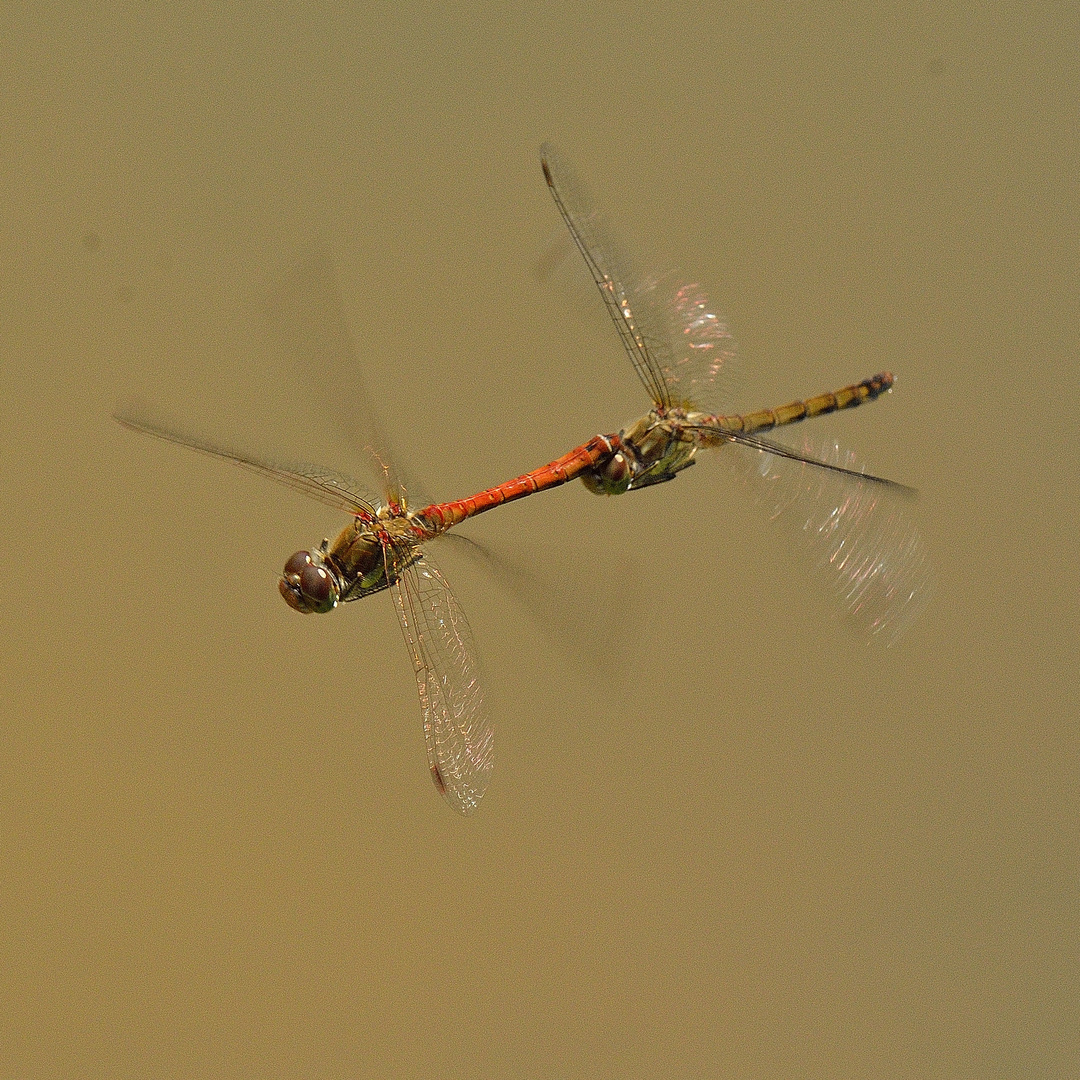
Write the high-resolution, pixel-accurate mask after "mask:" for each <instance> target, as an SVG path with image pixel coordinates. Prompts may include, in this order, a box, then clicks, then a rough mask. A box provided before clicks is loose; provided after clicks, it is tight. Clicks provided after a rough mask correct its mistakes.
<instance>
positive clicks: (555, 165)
mask: <svg viewBox="0 0 1080 1080" xmlns="http://www.w3.org/2000/svg"><path fill="white" fill-rule="evenodd" d="M540 154H541V163H542V165H543V169H544V177H545V179H546V180H547V183H548V187H549V188H550V189H551V194H552V196H553V197H554V199H555V205H556V206H557V207H558V208H559V213H560V214H562V217H563V221H565V222H566V227H567V228H568V229H569V230H570V235H571V236H572V237H573V239H574V243H575V244H576V245H577V248H578V250H579V251H580V252H581V254H582V256H583V257H584V259H585V262H586V264H587V265H588V267H589V271H590V273H591V274H592V276H593V280H594V281H595V282H596V285H597V288H599V290H600V295H601V296H602V297H603V300H604V303H605V305H606V306H607V309H608V314H609V315H610V316H611V319H612V322H614V323H615V328H616V329H617V330H618V331H619V336H620V337H621V338H622V342H623V345H624V346H625V348H626V351H627V354H628V355H629V357H630V361H631V363H632V364H633V365H634V370H635V371H636V372H637V374H638V377H639V378H640V379H641V381H642V382H643V383H644V384H645V389H646V390H648V392H649V397H650V398H651V399H652V402H653V405H655V406H657V407H658V408H669V407H670V406H671V405H673V404H684V405H685V404H693V405H694V406H700V407H707V408H709V409H710V410H711V411H716V412H719V411H722V409H721V406H722V405H723V404H724V400H723V399H724V397H725V396H726V395H730V390H731V387H730V385H729V381H730V375H731V370H732V365H733V363H734V361H735V355H736V349H735V341H734V339H733V338H732V336H731V332H730V331H729V330H728V328H727V326H726V325H725V323H724V321H723V320H722V319H720V318H719V316H718V315H717V314H716V313H715V312H714V311H713V310H712V309H711V307H710V305H709V301H708V298H707V297H706V296H705V294H704V292H703V291H702V289H701V287H700V286H698V285H694V284H685V283H684V282H683V281H682V280H681V279H680V278H678V277H677V276H676V275H674V274H644V273H641V272H639V271H637V270H635V269H634V268H633V266H632V265H631V263H630V260H629V259H627V257H626V256H625V255H624V254H623V253H622V252H620V250H619V247H618V245H617V243H616V242H615V241H614V240H612V238H611V234H610V232H609V231H608V228H607V226H606V224H605V222H604V221H603V219H602V218H601V216H600V214H599V213H598V212H597V210H596V209H595V208H594V207H593V205H592V200H591V199H590V198H589V195H588V193H587V191H586V190H585V188H584V186H583V185H582V184H581V183H580V181H579V180H578V179H577V177H576V176H575V175H574V172H573V170H572V169H571V168H570V167H569V166H568V165H567V164H566V163H565V162H564V161H563V160H562V159H561V158H560V157H559V155H558V153H557V152H556V151H555V149H554V148H553V147H552V146H551V145H550V144H545V145H544V146H542V147H541V148H540Z"/></svg>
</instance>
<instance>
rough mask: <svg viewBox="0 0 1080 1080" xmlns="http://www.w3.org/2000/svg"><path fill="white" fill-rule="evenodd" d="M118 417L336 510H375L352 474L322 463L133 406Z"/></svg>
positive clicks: (135, 428) (133, 427)
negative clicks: (284, 458)
mask: <svg viewBox="0 0 1080 1080" xmlns="http://www.w3.org/2000/svg"><path fill="white" fill-rule="evenodd" d="M114 416H115V417H116V419H117V420H118V421H119V422H120V423H121V424H123V425H124V427H126V428H131V430H132V431H141V432H142V433H143V434H144V435H153V436H155V437H156V438H158V439H165V440H166V441H167V442H172V443H178V444H179V445H180V446H186V447H189V448H190V449H192V450H198V451H199V452H200V453H203V454H210V455H211V456H213V457H217V458H222V459H224V460H225V461H231V462H232V463H233V464H234V465H239V466H240V468H242V469H248V470H250V471H251V472H256V473H259V474H260V475H262V476H268V477H269V478H270V479H271V480H276V481H277V482H278V483H279V484H284V485H285V486H286V487H290V488H292V489H293V490H294V491H299V492H301V493H302V494H304V495H307V496H308V497H309V498H311V499H316V500H318V501H319V502H321V503H325V504H326V505H327V506H332V507H334V509H336V510H344V511H345V512H346V513H349V514H372V515H373V514H374V513H375V507H374V503H373V500H372V498H371V496H370V495H368V494H367V493H365V492H364V491H363V489H362V487H361V486H360V485H359V484H358V483H357V482H356V481H355V480H353V479H352V478H351V477H348V476H345V475H344V474H343V473H339V472H335V471H334V470H333V469H327V468H324V467H323V466H321V465H304V464H295V463H292V464H288V465H286V464H282V463H281V462H274V461H269V460H267V459H265V458H260V457H257V456H255V455H252V454H248V453H246V452H244V451H240V450H234V449H230V448H228V447H224V446H219V445H217V444H215V443H212V442H209V441H207V440H205V439H201V438H198V437H197V436H194V435H187V434H185V433H183V432H180V431H177V430H175V429H173V428H171V427H167V426H164V425H162V424H159V423H158V422H157V421H154V420H149V419H147V418H145V417H144V416H142V415H141V414H139V413H137V412H136V411H134V410H122V411H120V412H117V413H115V414H114Z"/></svg>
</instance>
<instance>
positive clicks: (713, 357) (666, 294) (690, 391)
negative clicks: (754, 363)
mask: <svg viewBox="0 0 1080 1080" xmlns="http://www.w3.org/2000/svg"><path fill="white" fill-rule="evenodd" d="M653 291H654V292H655V295H656V300H655V303H657V304H658V305H659V307H660V309H661V310H662V311H663V313H664V316H665V318H666V320H667V334H666V336H667V339H668V340H669V341H670V343H671V345H670V348H669V350H668V352H667V356H666V359H665V360H664V362H663V363H662V364H661V373H662V375H663V377H664V382H665V383H666V385H667V388H668V396H669V397H670V398H671V401H672V402H673V403H674V404H677V405H684V406H692V407H693V408H696V409H702V410H704V411H705V412H711V413H719V412H725V411H726V410H727V409H728V406H729V405H730V403H731V401H732V399H733V397H734V395H735V393H736V391H737V388H738V382H739V379H738V350H737V348H736V345H735V339H734V337H732V334H731V331H730V330H729V329H728V326H727V323H725V322H724V320H723V319H722V318H721V317H720V316H719V315H718V314H717V312H716V310H715V309H714V307H713V305H712V304H711V303H710V301H709V298H708V296H707V295H706V293H705V290H704V289H702V287H701V286H700V285H696V284H693V283H690V282H685V281H683V280H682V279H680V278H679V277H678V276H677V275H675V274H666V275H663V276H661V277H658V278H657V279H656V282H655V284H654V285H653Z"/></svg>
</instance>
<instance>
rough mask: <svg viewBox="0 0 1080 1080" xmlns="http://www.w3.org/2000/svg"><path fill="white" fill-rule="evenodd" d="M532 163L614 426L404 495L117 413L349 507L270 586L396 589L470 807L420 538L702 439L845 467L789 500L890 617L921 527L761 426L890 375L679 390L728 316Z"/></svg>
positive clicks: (811, 411)
mask: <svg viewBox="0 0 1080 1080" xmlns="http://www.w3.org/2000/svg"><path fill="white" fill-rule="evenodd" d="M542 164H543V169H544V175H545V178H546V179H547V183H548V185H549V187H550V189H551V191H552V194H553V195H554V196H555V202H556V205H557V206H558V208H559V211H560V213H561V214H562V215H563V219H564V220H565V222H566V224H567V226H568V228H569V229H570V233H571V235H572V237H573V239H574V241H575V243H576V244H577V246H578V248H579V250H580V251H581V253H582V254H583V255H584V257H585V260H586V262H587V263H588V265H589V268H590V270H591V271H592V273H593V277H594V280H595V281H596V283H597V285H598V286H599V287H600V292H601V295H602V296H603V297H604V302H605V304H606V305H607V307H608V311H609V312H610V314H611V316H612V318H613V320H614V321H615V325H616V327H617V328H618V330H619V334H620V337H621V338H622V340H623V344H624V345H625V347H626V350H627V352H628V354H629V356H630V359H631V362H632V364H633V366H634V369H635V371H637V373H638V375H639V377H640V378H641V379H642V381H643V383H644V384H645V386H646V388H647V389H648V391H649V393H650V396H651V398H652V409H651V410H650V411H649V413H648V414H646V416H644V417H642V418H641V419H639V420H638V421H635V422H634V423H633V424H630V425H628V426H627V427H626V428H624V429H623V430H622V431H620V432H618V433H611V434H607V435H596V436H594V437H593V438H591V439H590V440H589V441H588V442H585V443H583V444H581V445H580V446H578V447H576V448H575V449H573V450H571V451H570V452H569V453H567V454H564V455H563V456H562V457H560V458H556V459H555V460H553V461H551V462H549V463H548V464H546V465H544V466H542V467H540V468H538V469H534V470H532V471H530V472H527V473H524V474H522V475H520V476H517V477H515V478H514V479H512V480H509V481H506V482H505V483H502V484H499V485H497V486H495V487H492V488H488V489H486V490H484V491H481V492H479V493H477V494H475V495H471V496H469V497H467V498H464V499H457V500H453V501H449V502H441V503H430V504H428V505H425V506H423V507H421V508H419V509H413V508H412V507H411V506H410V505H409V501H408V493H407V488H406V486H405V485H404V484H402V483H401V482H400V481H399V480H398V479H397V477H396V474H395V472H394V470H393V467H392V465H391V464H389V463H388V462H386V461H384V460H383V459H382V458H378V460H379V461H380V464H381V465H382V471H383V474H384V478H385V484H384V493H383V497H382V498H381V499H379V498H376V497H374V496H372V495H371V494H370V493H369V492H368V491H366V490H365V488H364V486H363V485H361V484H358V483H357V482H356V481H355V480H353V479H352V478H351V477H349V476H347V475H345V474H344V473H340V472H337V471H336V470H333V469H330V468H326V467H324V466H319V465H307V464H287V463H281V462H277V461H273V460H271V459H268V458H264V457H260V456H258V455H256V454H252V453H249V452H247V451H245V450H241V449H236V448H233V447H229V446H225V445H221V444H218V443H215V442H212V441H209V440H205V439H203V438H201V437H198V436H194V435H191V434H188V433H186V432H183V431H181V430H179V429H178V428H176V427H173V426H171V425H168V424H165V423H161V422H159V421H158V420H156V419H153V418H151V417H148V416H147V415H145V414H143V413H142V412H140V411H138V410H133V409H128V410H122V411H119V412H117V413H116V414H115V417H116V419H117V420H118V421H119V422H120V423H121V424H123V425H124V426H125V427H127V428H129V429H132V430H134V431H138V432H141V433H143V434H146V435H151V436H154V437H156V438H159V439H163V440H165V441H167V442H172V443H176V444H179V445H181V446H185V447H188V448H189V449H193V450H197V451H200V452H202V453H205V454H209V455H211V456H213V457H216V458H219V459H222V460H224V461H227V462H231V463H232V464H234V465H238V466H240V467H241V468H244V469H247V470H250V471H253V472H255V473H257V474H259V475H262V476H265V477H267V478H269V479H271V480H274V481H277V482H278V483H280V484H283V485H284V486H286V487H288V488H291V489H292V490H294V491H297V492H300V493H301V494H303V495H306V496H308V497H310V498H313V499H315V500H317V501H319V502H321V503H323V504H324V505H326V506H329V507H331V508H332V509H334V510H338V511H341V512H344V513H345V514H347V515H348V516H349V521H348V523H347V524H346V525H345V526H344V527H343V528H342V529H341V531H340V532H339V533H338V534H337V536H336V537H335V538H334V539H332V540H331V539H329V538H326V539H324V540H322V541H321V543H319V544H317V545H316V546H315V547H314V548H312V549H309V550H300V551H297V552H296V553H295V554H293V555H291V556H290V557H289V558H288V560H287V561H286V563H285V566H284V569H283V570H282V573H281V577H280V579H279V582H278V588H279V591H280V593H281V596H282V597H283V599H284V600H285V602H286V603H287V604H288V605H289V607H290V608H292V609H293V610H294V611H298V612H300V613H302V614H326V613H328V612H330V611H334V610H336V609H337V608H338V607H339V606H341V605H342V604H344V603H348V602H351V601H355V600H360V599H363V598H365V597H368V596H372V595H375V594H378V593H382V592H384V591H389V592H390V593H391V594H392V596H393V599H394V606H395V609H396V612H397V616H398V622H399V624H400V626H401V631H402V635H403V637H404V640H405V645H406V649H407V651H408V654H409V656H410V658H411V661H412V666H413V671H414V674H415V677H416V684H417V692H418V697H419V701H420V710H421V717H422V721H423V730H424V740H425V745H426V749H427V758H428V768H429V770H430V773H431V777H432V779H433V781H434V783H435V786H436V788H437V789H438V791H439V792H440V793H441V794H442V795H443V796H445V798H446V800H447V802H448V803H449V805H450V806H451V807H452V808H453V809H454V810H457V811H458V812H460V813H462V814H469V813H471V812H473V811H474V810H475V809H476V807H477V806H478V805H479V803H480V800H481V799H482V797H483V795H484V793H485V791H486V790H487V787H488V783H489V781H490V778H491V772H492V766H493V763H494V726H493V724H492V722H491V719H490V716H489V714H488V711H487V708H486V705H485V701H484V693H483V687H482V682H481V678H480V670H479V661H478V656H477V652H476V647H475V643H474V639H473V635H472V631H471V630H470V627H469V623H468V620H467V619H466V617H465V613H464V611H463V610H462V608H461V605H460V604H459V602H458V601H457V599H456V597H455V596H454V593H453V591H452V589H451V588H450V585H449V583H448V582H447V580H446V578H445V577H444V576H443V574H442V572H441V571H440V570H439V569H438V568H437V566H436V565H435V563H434V562H433V561H432V559H431V556H430V552H429V551H428V545H429V544H430V542H431V541H434V540H437V539H439V538H440V537H442V536H443V535H444V534H446V533H448V532H449V531H450V530H451V529H453V528H454V527H455V526H457V525H460V524H461V523H462V522H464V521H467V520H469V519H470V518H473V517H476V516H477V515H479V514H482V513H485V512H487V511H488V510H491V509H493V508H494V507H496V506H501V505H503V504H505V503H510V502H514V501H516V500H518V499H522V498H525V497H527V496H529V495H533V494H536V493H537V492H540V491H545V490H548V489H550V488H554V487H558V486H560V485H562V484H566V483H568V482H569V481H571V480H574V479H579V478H580V479H581V480H582V481H583V482H584V484H585V486H586V487H587V488H588V489H589V490H590V491H593V492H595V493H597V494H606V495H617V494H623V493H625V492H627V491H632V490H639V489H641V488H645V487H649V486H652V485H655V484H658V483H661V482H664V481H667V480H671V479H673V478H674V477H675V476H676V475H677V474H678V473H679V472H681V471H682V470H684V469H685V468H687V467H689V466H690V465H691V464H693V462H694V459H695V455H696V453H697V451H698V450H699V449H703V448H711V447H716V446H722V445H725V444H734V445H737V446H740V447H742V448H743V449H745V450H749V451H751V452H752V455H753V457H754V458H757V459H760V463H759V467H758V473H759V475H760V476H761V477H762V478H764V479H766V480H767V481H772V480H778V479H782V478H783V477H782V476H781V475H780V472H779V467H778V466H777V465H776V464H775V463H776V462H786V463H794V464H796V465H798V466H801V467H805V468H808V469H810V470H811V471H813V472H815V473H821V474H823V475H826V476H828V477H830V478H833V479H836V478H839V479H840V480H841V481H842V482H843V486H842V488H841V491H840V493H841V494H842V495H843V496H844V499H846V501H841V502H839V503H838V502H837V497H836V496H837V493H836V491H834V490H829V489H828V488H827V487H826V488H819V489H818V490H817V492H816V495H815V494H813V493H810V494H808V493H807V491H806V490H802V489H799V490H794V491H792V492H789V493H788V495H787V501H789V502H791V503H799V502H802V501H808V502H809V503H810V504H811V505H815V506H818V507H826V508H828V509H827V516H828V517H829V518H830V520H831V522H832V531H833V532H834V533H836V534H837V535H839V536H843V537H846V538H848V539H847V540H845V541H844V543H847V542H848V540H850V541H851V542H852V543H853V545H854V546H855V547H858V548H859V549H860V551H861V552H863V555H864V557H865V558H868V559H869V564H868V568H867V567H864V569H863V574H862V577H863V578H864V579H866V580H860V579H859V577H858V575H856V574H855V572H854V569H853V568H848V567H846V565H845V566H844V567H842V568H841V574H840V576H841V578H842V580H843V581H844V582H845V584H846V585H847V586H848V587H849V588H850V589H852V590H856V591H857V590H858V589H860V588H861V589H862V591H863V595H864V599H865V595H869V594H872V593H875V591H876V592H880V591H881V590H880V588H877V587H878V586H881V584H882V583H883V582H887V587H886V593H887V596H886V602H885V616H887V617H888V618H887V619H886V621H888V620H889V619H891V620H892V621H896V614H897V612H898V611H899V610H900V609H901V608H902V607H903V604H902V603H901V602H900V600H899V594H898V593H897V590H896V583H895V580H894V579H895V577H896V575H895V573H894V572H893V571H892V569H891V568H892V566H893V564H894V563H899V564H900V565H903V566H907V567H909V568H910V567H911V566H912V565H913V560H912V558H911V557H910V553H909V557H908V558H907V561H906V562H905V561H904V559H903V558H901V556H902V554H903V553H902V552H901V551H900V549H901V548H902V547H903V545H904V544H907V545H908V547H909V548H913V547H914V546H917V535H915V534H913V533H912V532H911V531H910V530H909V529H907V528H906V526H905V527H902V528H900V529H899V531H897V530H895V529H894V530H893V531H892V532H890V531H889V530H888V529H885V530H882V529H881V528H877V531H871V530H869V527H868V523H870V524H873V519H874V517H875V511H876V509H877V506H878V503H877V501H876V499H870V500H867V499H864V498H863V494H864V490H863V489H864V488H865V487H873V488H875V489H881V490H882V491H893V492H901V493H904V492H907V491H909V490H910V489H906V488H904V487H903V486H902V485H898V484H895V483H893V482H892V481H889V480H885V479H883V478H880V477H876V476H871V475H868V474H865V473H862V472H859V471H856V470H855V469H854V468H853V467H852V465H851V461H850V459H848V458H843V459H842V460H841V458H840V456H839V451H837V452H836V453H835V454H834V455H833V457H834V459H835V460H822V459H817V458H813V457H810V456H809V455H807V454H802V453H799V452H797V451H795V450H792V449H790V448H787V447H784V446H782V445H780V444H777V443H774V442H772V441H770V440H766V439H764V438H763V437H761V436H760V435H759V434H757V432H760V431H762V430H766V429H768V428H770V427H776V426H782V425H784V424H789V423H793V422H795V421H796V420H799V419H804V418H806V417H808V416H815V415H820V414H822V413H825V412H830V411H835V410H837V409H845V408H850V407H851V406H852V405H855V404H859V403H861V402H862V401H869V400H873V399H874V398H876V397H878V396H879V395H881V394H883V393H885V392H886V391H887V390H888V389H889V388H890V387H891V385H892V376H891V375H888V374H883V375H878V376H874V377H873V378H872V379H867V380H864V381H863V382H862V383H859V384H855V385H853V386H850V387H847V388H845V389H844V390H839V391H836V392H835V393H834V394H827V395H820V396H819V397H817V398H810V399H807V400H806V401H803V402H795V403H793V404H791V405H787V406H783V407H782V408H780V409H774V410H764V411H761V412H757V413H746V414H742V415H739V414H732V415H720V414H714V413H707V412H701V411H697V410H695V409H693V408H691V407H690V398H691V397H692V396H695V397H698V398H699V400H701V401H705V400H706V397H707V395H708V394H709V393H710V392H711V391H712V390H713V389H715V388H716V387H717V386H719V385H720V383H721V379H720V378H719V377H720V375H721V374H722V373H724V372H726V371H727V370H728V369H729V368H730V364H729V361H730V359H731V358H732V357H733V356H734V347H733V343H732V341H731V338H730V334H729V333H728V331H727V329H726V327H725V326H724V324H723V323H722V322H721V321H720V320H719V318H718V317H717V316H716V315H715V314H714V313H712V312H711V310H709V306H708V302H707V300H706V298H705V296H704V294H703V293H702V292H701V290H700V289H699V288H698V287H697V286H685V285H684V286H679V287H677V288H675V289H674V291H673V292H671V294H670V295H669V296H668V297H667V298H666V299H662V291H663V289H662V281H661V279H659V278H650V277H646V276H638V275H635V274H633V273H632V272H631V271H630V270H629V269H628V264H627V263H626V262H625V261H624V260H623V259H622V258H621V257H620V256H619V255H618V254H617V253H616V249H615V248H614V246H613V245H612V244H611V243H610V242H609V241H608V240H607V238H606V234H605V233H604V232H603V231H602V227H601V225H600V222H599V218H598V216H597V215H596V213H595V212H594V211H593V210H592V208H591V205H590V203H589V201H588V198H587V196H586V195H585V194H584V189H583V188H582V187H581V186H580V185H579V184H577V183H576V181H575V180H574V179H573V174H572V173H571V172H570V170H569V169H568V168H567V167H565V166H564V165H562V163H561V162H560V161H559V159H558V158H557V156H556V154H555V152H554V151H553V150H552V149H551V148H550V147H547V146H545V147H544V148H543V151H542ZM377 457H378V455H377ZM766 463H773V464H766ZM787 479H788V480H789V481H790V479H791V478H790V477H788V478H787ZM878 524H879V525H880V520H879V522H878ZM819 531H820V530H819ZM826 531H827V530H826ZM822 535H824V532H823V533H822ZM886 564H887V565H886ZM883 568H884V569H883ZM908 576H909V577H911V576H912V575H911V574H909V575H908ZM905 581H906V578H905ZM867 582H870V585H873V586H874V588H872V587H870V585H868V584H867ZM879 606H880V605H879Z"/></svg>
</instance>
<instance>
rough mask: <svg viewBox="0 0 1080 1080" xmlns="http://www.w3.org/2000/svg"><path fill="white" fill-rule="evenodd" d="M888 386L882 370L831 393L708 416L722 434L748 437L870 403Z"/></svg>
mask: <svg viewBox="0 0 1080 1080" xmlns="http://www.w3.org/2000/svg"><path fill="white" fill-rule="evenodd" d="M892 384H893V377H892V374H891V373H890V372H888V371H883V372H881V374H880V375H874V376H872V377H871V378H869V379H863V381H862V382H860V383H852V385H851V386H845V387H843V388H842V389H840V390H834V391H833V392H832V393H831V394H818V395H817V397H812V398H807V399H806V400H805V401H793V402H791V404H789V405H781V406H780V407H779V408H777V409H761V410H760V411H758V412H752V413H743V414H742V415H739V416H715V417H711V421H712V422H713V423H715V424H716V426H717V427H720V428H723V429H724V430H725V431H742V432H745V433H746V434H748V435H749V434H752V433H753V432H755V431H768V430H769V429H770V428H774V427H783V426H784V425H785V424H795V423H798V421H800V420H807V419H809V418H810V417H812V416H822V415H824V414H825V413H831V412H837V411H838V410H840V409H853V408H854V407H855V406H856V405H861V404H862V403H863V402H864V401H873V400H874V398H876V397H878V396H879V395H881V394H884V393H887V392H888V391H889V390H890V389H891V388H892Z"/></svg>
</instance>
